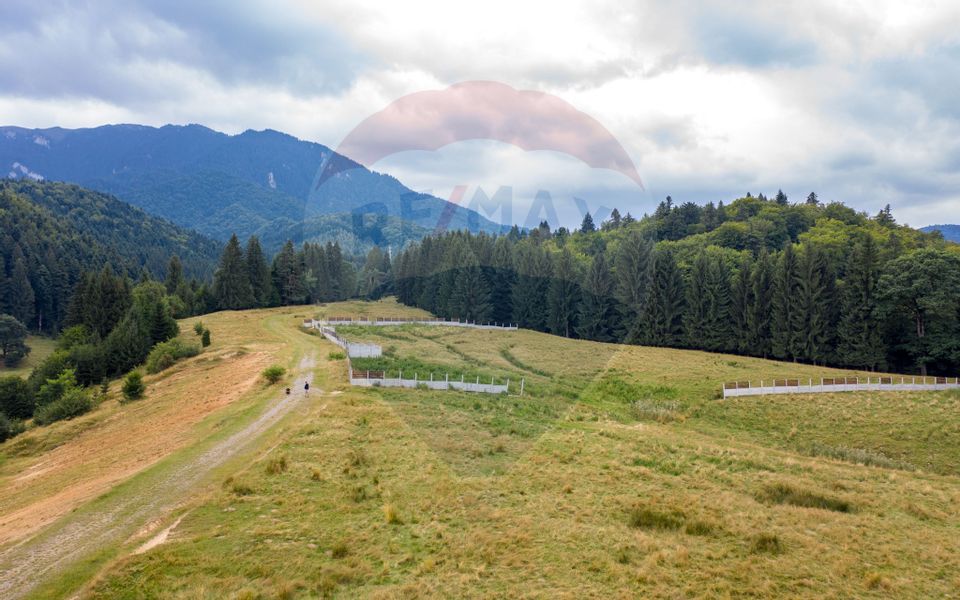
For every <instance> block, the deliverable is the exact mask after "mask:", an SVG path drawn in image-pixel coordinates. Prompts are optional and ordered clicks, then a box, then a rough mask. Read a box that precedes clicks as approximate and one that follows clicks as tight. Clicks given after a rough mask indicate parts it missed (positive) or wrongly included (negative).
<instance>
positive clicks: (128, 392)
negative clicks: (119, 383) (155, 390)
mask: <svg viewBox="0 0 960 600" xmlns="http://www.w3.org/2000/svg"><path fill="white" fill-rule="evenodd" d="M122 390H123V397H124V398H125V399H126V400H127V402H132V401H133V400H139V399H140V398H143V393H144V392H145V391H146V390H147V386H146V385H144V383H143V375H141V374H140V371H130V373H129V374H127V378H126V379H124V380H123V388H122Z"/></svg>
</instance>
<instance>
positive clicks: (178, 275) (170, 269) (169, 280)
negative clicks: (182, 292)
mask: <svg viewBox="0 0 960 600" xmlns="http://www.w3.org/2000/svg"><path fill="white" fill-rule="evenodd" d="M181 283H183V264H182V263H181V262H180V257H179V256H176V255H174V256H171V257H170V262H169V263H167V277H166V279H164V282H163V286H164V287H165V288H166V289H167V294H170V295H173V294H175V293H177V288H179V287H180V284H181Z"/></svg>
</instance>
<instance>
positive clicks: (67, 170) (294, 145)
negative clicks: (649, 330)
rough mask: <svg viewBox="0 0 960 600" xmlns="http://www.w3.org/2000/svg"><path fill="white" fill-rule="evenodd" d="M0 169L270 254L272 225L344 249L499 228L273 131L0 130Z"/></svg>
mask: <svg viewBox="0 0 960 600" xmlns="http://www.w3.org/2000/svg"><path fill="white" fill-rule="evenodd" d="M331 166H334V167H335V168H331ZM323 169H325V171H324V173H325V174H324V176H323V177H320V176H319V174H320V173H321V171H322V170H323ZM4 174H5V175H7V176H8V177H11V178H16V179H35V180H39V179H46V180H56V181H69V182H73V183H77V184H80V185H82V186H84V187H87V188H90V189H94V190H99V191H102V192H107V193H110V194H113V195H115V196H117V197H118V198H120V199H122V200H124V201H126V202H129V203H131V204H134V205H136V206H139V207H141V208H143V209H144V210H146V211H148V212H150V213H152V214H155V215H158V216H161V217H164V218H167V219H169V220H171V221H173V222H174V223H177V224H179V225H182V226H184V227H190V228H192V229H195V230H197V231H199V232H201V233H203V234H205V235H208V236H210V237H213V238H215V239H219V240H226V239H227V238H229V237H230V235H231V234H232V233H234V232H235V233H237V235H239V236H240V237H241V238H245V237H247V236H249V235H253V234H256V235H259V236H261V237H262V238H263V239H264V240H268V241H269V242H268V250H276V249H277V248H278V244H277V243H276V239H277V236H276V235H275V234H276V232H277V231H284V232H285V233H286V235H287V236H289V237H290V238H291V239H293V240H294V242H301V241H307V240H310V241H326V240H327V239H338V240H340V242H341V245H342V246H343V247H344V249H345V250H346V251H347V252H351V253H359V252H362V251H363V250H364V249H366V248H369V247H370V246H372V245H374V244H377V245H393V246H395V247H400V246H403V245H405V244H406V243H407V242H409V241H410V240H415V239H419V238H420V237H423V235H424V234H426V233H428V232H430V231H433V230H434V229H435V228H437V225H438V223H442V224H445V228H447V229H468V230H470V231H473V232H477V231H487V232H500V231H504V227H503V226H501V225H498V224H496V223H494V222H492V221H490V220H488V219H485V218H483V217H481V216H480V215H479V214H477V213H476V212H474V211H471V210H468V209H466V208H463V207H460V206H457V205H454V204H451V203H449V202H446V201H444V200H441V199H439V198H435V197H433V196H430V195H427V194H419V193H416V192H413V191H411V190H410V189H408V188H407V187H405V186H404V185H403V184H402V183H400V182H399V181H397V180H396V179H394V178H393V177H390V176H389V175H384V174H381V173H376V172H373V171H370V170H368V169H366V168H364V167H363V166H361V165H359V164H357V163H355V162H353V161H351V160H350V159H349V158H347V157H344V156H341V155H339V154H337V153H335V152H333V151H332V150H331V149H330V148H327V147H326V146H323V145H321V144H316V143H313V142H306V141H302V140H299V139H297V138H295V137H293V136H290V135H287V134H284V133H280V132H277V131H272V130H266V131H245V132H243V133H241V134H238V135H227V134H224V133H220V132H217V131H214V130H212V129H209V128H207V127H203V126H200V125H186V126H176V125H166V126H164V127H160V128H155V127H146V126H142V125H106V126H103V127H96V128H92V129H62V128H59V127H56V128H52V129H23V128H19V127H0V175H4ZM279 241H280V243H282V242H283V241H285V238H284V239H283V240H279Z"/></svg>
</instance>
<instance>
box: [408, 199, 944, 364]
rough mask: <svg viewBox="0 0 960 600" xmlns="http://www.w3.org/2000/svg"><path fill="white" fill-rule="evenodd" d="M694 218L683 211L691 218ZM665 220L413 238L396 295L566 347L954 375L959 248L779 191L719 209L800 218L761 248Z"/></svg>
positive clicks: (663, 216)
mask: <svg viewBox="0 0 960 600" xmlns="http://www.w3.org/2000/svg"><path fill="white" fill-rule="evenodd" d="M663 207H664V205H661V208H663ZM709 208H710V205H708V206H707V207H706V208H700V207H698V209H699V211H700V213H699V214H700V216H699V217H697V219H699V220H698V221H697V223H698V224H701V225H702V219H703V218H704V215H709V214H710V210H709ZM754 208H756V210H754ZM681 210H686V209H680V208H678V207H672V206H671V207H669V208H668V209H665V210H663V211H661V212H660V214H654V215H651V216H645V217H644V218H642V219H640V220H634V219H633V218H632V217H629V215H628V217H629V218H620V216H619V213H615V214H614V215H612V216H611V219H610V220H608V221H606V222H604V223H603V224H601V226H600V227H599V229H598V228H597V227H596V226H595V224H594V223H593V220H592V218H590V216H589V215H587V217H585V219H584V223H583V224H582V226H581V228H580V230H578V231H576V232H573V233H571V232H569V231H567V230H565V229H562V228H561V229H560V230H558V231H556V232H551V231H550V229H549V227H547V226H546V224H542V225H541V226H540V227H538V228H536V229H534V230H532V231H530V232H520V231H519V230H517V229H514V230H513V231H511V233H510V234H509V235H506V236H501V237H491V236H488V235H485V234H479V235H473V234H469V233H464V232H456V233H450V234H446V235H443V236H439V237H428V238H425V239H423V240H422V241H421V242H419V243H417V244H413V245H411V246H409V247H408V248H407V249H405V250H404V251H403V252H402V253H400V255H399V256H398V257H397V260H396V261H395V264H394V269H393V275H394V279H395V281H394V286H395V288H396V294H397V297H398V299H399V300H400V301H401V302H403V303H404V304H408V305H411V306H417V307H420V308H423V309H426V310H429V311H431V312H433V313H435V314H437V315H440V316H444V317H449V318H461V319H469V320H476V321H499V322H508V321H509V322H513V323H517V324H518V325H520V326H521V327H526V328H530V329H535V330H539V331H546V332H550V333H554V334H557V335H562V336H567V337H579V338H585V339H592V340H599V341H616V342H626V343H636V344H644V345H654V346H668V347H677V348H690V349H702V350H709V351H714V352H729V353H737V354H743V355H751V356H759V357H766V358H777V359H782V360H792V361H802V362H807V363H815V364H829V365H836V366H849V367H857V368H863V369H871V370H894V371H901V372H903V371H912V372H920V373H924V374H925V373H927V371H928V370H929V371H930V372H932V373H937V374H949V375H957V373H958V372H960V247H957V246H954V245H948V244H945V243H944V242H943V240H942V239H941V238H939V237H938V236H925V235H924V234H920V233H919V232H916V231H914V230H911V229H909V228H906V227H900V226H897V225H896V224H895V223H894V222H893V219H892V216H891V215H890V213H889V209H884V211H881V213H880V214H879V215H877V216H876V217H873V218H870V217H867V216H866V215H862V214H857V213H854V212H853V211H851V210H850V209H847V208H846V207H842V205H841V206H839V207H838V206H837V205H829V206H823V205H821V204H819V203H818V201H817V199H816V196H815V195H814V194H811V196H810V197H808V198H807V200H806V201H805V202H804V203H803V204H802V205H790V204H788V203H787V202H786V197H785V196H783V195H782V192H781V193H780V194H778V196H777V197H775V198H773V199H766V198H764V197H762V196H761V197H760V198H753V197H752V196H748V197H746V198H744V199H741V200H738V201H736V202H734V203H733V204H732V205H731V207H729V208H728V209H726V210H725V211H724V212H725V218H726V217H729V216H730V215H731V214H733V215H736V218H739V217H740V216H741V215H744V214H748V216H746V217H744V218H743V220H741V221H733V222H734V223H740V224H742V225H745V228H744V230H745V231H749V230H750V229H752V228H754V227H755V226H756V225H757V220H758V216H759V215H764V216H763V217H762V218H763V219H765V220H767V221H769V222H780V223H790V222H791V221H790V218H789V215H797V214H800V215H808V217H809V218H805V220H803V221H802V223H801V224H800V225H798V226H797V228H796V229H795V230H793V231H791V230H789V228H787V229H785V230H784V236H785V237H784V242H783V245H782V246H781V247H780V249H777V250H772V251H771V250H769V249H768V248H767V243H762V244H758V245H756V246H755V247H753V248H751V245H750V244H746V245H745V247H741V245H740V244H739V243H735V244H732V245H731V246H732V247H731V246H722V245H718V244H717V241H718V240H717V238H716V237H713V236H712V235H711V233H710V232H708V231H702V232H701V233H699V234H693V235H687V236H686V237H684V238H682V239H680V240H676V241H674V240H671V239H669V238H670V236H666V237H664V236H663V235H662V233H663V231H664V226H665V223H667V224H669V223H671V222H672V221H671V219H673V218H674V217H671V216H670V215H675V214H679V212H680V211H681ZM714 210H717V208H716V207H714ZM751 211H752V214H750V213H751ZM715 217H716V215H713V216H710V217H709V218H711V219H713V218H715ZM720 226H721V225H717V227H720ZM764 230H766V231H769V228H764ZM775 237H776V236H775Z"/></svg>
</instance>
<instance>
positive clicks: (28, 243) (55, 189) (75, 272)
mask: <svg viewBox="0 0 960 600" xmlns="http://www.w3.org/2000/svg"><path fill="white" fill-rule="evenodd" d="M220 247H221V246H220V244H219V243H218V242H216V241H213V240H211V239H209V238H206V237H204V236H203V235H201V234H198V233H196V232H193V231H190V230H187V229H184V228H182V227H179V226H177V225H174V224H173V223H170V222H169V221H166V220H164V219H161V218H158V217H154V216H151V215H148V214H147V213H145V212H144V211H142V210H140V209H139V208H135V207H133V206H130V205H129V204H127V203H125V202H122V201H120V200H118V199H116V198H114V197H112V196H109V195H107V194H103V193H100V192H94V191H91V190H86V189H83V188H81V187H79V186H76V185H71V184H65V183H51V182H38V181H31V180H22V181H14V180H10V179H6V180H0V313H9V314H12V315H14V316H15V317H17V318H18V319H20V320H21V321H22V322H24V324H27V325H29V326H30V327H31V328H32V329H35V330H39V331H45V332H55V331H57V329H58V326H59V324H60V323H61V322H62V320H63V317H64V315H65V314H66V308H67V303H68V301H69V296H70V294H71V292H72V291H73V287H74V285H75V284H76V282H77V281H78V280H79V278H80V277H81V275H82V273H83V271H89V270H100V269H101V268H102V267H103V266H104V265H107V264H109V265H111V267H112V268H113V269H114V270H115V271H117V272H119V273H123V274H126V275H128V276H130V277H133V278H137V277H139V275H140V272H141V270H142V269H143V268H146V269H147V270H148V271H149V272H150V273H152V274H153V275H154V276H155V277H158V278H162V277H163V276H164V273H165V271H166V267H167V263H168V261H169V260H170V257H171V256H173V255H177V256H179V257H180V259H181V261H182V263H183V270H184V274H185V275H186V276H187V277H198V278H209V277H210V276H211V275H212V273H213V270H214V269H215V268H216V264H217V260H218V257H219V254H220Z"/></svg>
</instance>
